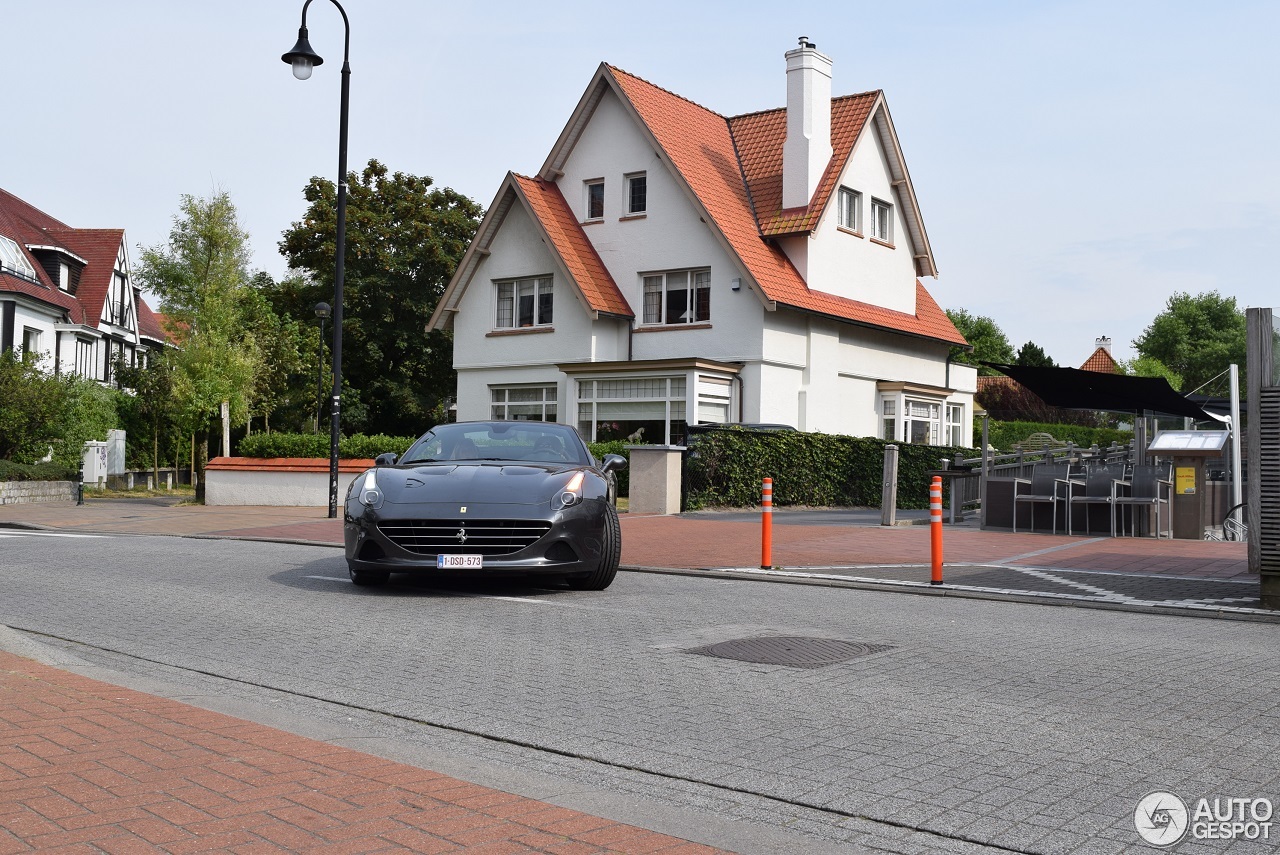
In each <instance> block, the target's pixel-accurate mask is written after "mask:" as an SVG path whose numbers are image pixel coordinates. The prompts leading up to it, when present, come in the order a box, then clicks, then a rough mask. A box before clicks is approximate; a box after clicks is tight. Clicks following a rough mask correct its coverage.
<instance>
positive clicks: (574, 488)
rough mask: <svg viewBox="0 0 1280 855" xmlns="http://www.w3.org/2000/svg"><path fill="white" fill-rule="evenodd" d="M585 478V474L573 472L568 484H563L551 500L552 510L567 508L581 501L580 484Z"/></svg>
mask: <svg viewBox="0 0 1280 855" xmlns="http://www.w3.org/2000/svg"><path fill="white" fill-rule="evenodd" d="M585 477H586V473H585V472H581V471H579V472H575V473H573V477H572V478H570V479H569V483H567V484H565V485H564V487H562V488H561V489H560V492H559V493H557V494H556V496H555V498H553V499H552V500H551V507H552V509H553V510H559V509H560V508H569V507H572V506H574V505H576V504H578V503H579V502H581V501H582V482H583V480H584V479H585Z"/></svg>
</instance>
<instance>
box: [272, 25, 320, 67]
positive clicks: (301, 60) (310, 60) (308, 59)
mask: <svg viewBox="0 0 1280 855" xmlns="http://www.w3.org/2000/svg"><path fill="white" fill-rule="evenodd" d="M280 59H282V60H284V61H285V62H287V63H289V64H290V65H292V66H293V76H294V77H296V78H298V79H299V80H306V79H307V78H308V77H310V76H311V69H312V68H314V67H315V66H317V65H321V64H323V63H324V60H323V59H321V58H320V54H318V53H316V52H315V51H314V50H312V49H311V43H310V42H309V41H307V28H306V27H298V43H297V44H295V45H294V46H293V50H291V51H289V52H288V53H286V54H284V55H283V56H281V57H280Z"/></svg>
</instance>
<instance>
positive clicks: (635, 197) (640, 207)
mask: <svg viewBox="0 0 1280 855" xmlns="http://www.w3.org/2000/svg"><path fill="white" fill-rule="evenodd" d="M648 207H649V182H648V178H647V176H646V175H645V173H643V172H636V173H633V174H631V175H628V176H627V216H635V215H636V214H643V213H644V212H645V211H646V210H648Z"/></svg>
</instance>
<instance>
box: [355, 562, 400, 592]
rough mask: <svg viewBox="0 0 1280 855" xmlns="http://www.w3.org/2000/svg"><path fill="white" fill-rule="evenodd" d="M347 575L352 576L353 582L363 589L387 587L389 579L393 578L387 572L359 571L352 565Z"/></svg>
mask: <svg viewBox="0 0 1280 855" xmlns="http://www.w3.org/2000/svg"><path fill="white" fill-rule="evenodd" d="M347 573H348V574H350V576H351V581H352V582H353V583H354V584H356V585H359V586H360V587H362V588H376V587H377V586H378V585H385V584H386V583H387V579H389V578H391V574H390V573H389V572H387V571H385V570H382V571H378V570H357V569H356V568H354V567H352V566H351V565H350V564H348V565H347Z"/></svg>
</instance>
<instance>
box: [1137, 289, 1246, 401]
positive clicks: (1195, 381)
mask: <svg viewBox="0 0 1280 855" xmlns="http://www.w3.org/2000/svg"><path fill="white" fill-rule="evenodd" d="M1245 326H1246V324H1245V315H1244V312H1242V311H1240V309H1239V308H1237V307H1236V299H1235V297H1223V296H1222V295H1221V294H1219V293H1218V292H1217V291H1210V292H1208V293H1205V294H1198V295H1196V296H1194V297H1193V296H1191V295H1190V294H1185V293H1181V292H1179V293H1176V294H1174V295H1173V296H1172V297H1170V298H1169V301H1168V303H1167V304H1166V305H1165V310H1164V311H1163V312H1161V313H1160V314H1158V315H1156V317H1155V319H1154V320H1153V321H1152V322H1151V324H1150V325H1149V326H1148V327H1147V328H1146V329H1145V330H1143V331H1142V335H1140V336H1138V338H1136V339H1134V342H1133V346H1134V348H1135V349H1136V350H1137V351H1138V356H1139V357H1150V358H1153V359H1156V360H1159V362H1160V363H1162V364H1163V365H1164V366H1165V367H1166V368H1167V370H1168V371H1170V372H1172V373H1173V374H1174V375H1176V376H1180V377H1181V378H1182V386H1183V387H1185V388H1186V389H1188V390H1189V391H1194V390H1196V389H1198V388H1200V387H1201V386H1202V385H1204V384H1205V383H1206V382H1208V381H1209V380H1211V379H1212V378H1213V377H1214V376H1216V375H1218V374H1221V373H1222V372H1223V371H1226V370H1227V366H1229V365H1230V364H1231V363H1233V362H1234V363H1236V364H1237V365H1239V366H1240V367H1241V368H1242V369H1243V368H1244V365H1245V352H1246V346H1245V339H1246V335H1245Z"/></svg>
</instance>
